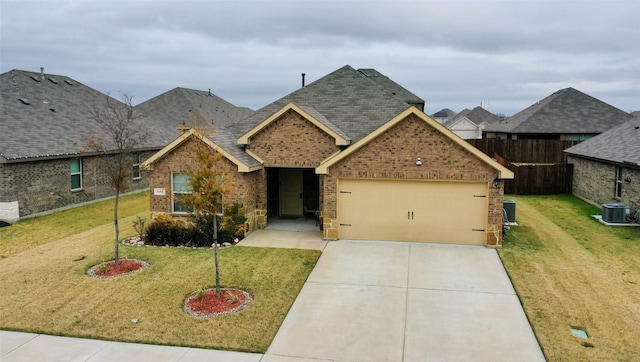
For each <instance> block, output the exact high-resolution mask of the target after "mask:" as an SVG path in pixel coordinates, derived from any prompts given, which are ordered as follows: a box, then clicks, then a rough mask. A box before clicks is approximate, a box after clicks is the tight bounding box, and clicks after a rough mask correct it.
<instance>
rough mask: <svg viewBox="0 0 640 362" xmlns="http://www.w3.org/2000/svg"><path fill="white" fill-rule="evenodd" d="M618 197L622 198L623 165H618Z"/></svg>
mask: <svg viewBox="0 0 640 362" xmlns="http://www.w3.org/2000/svg"><path fill="white" fill-rule="evenodd" d="M616 198H617V199H620V198H622V167H619V166H618V167H616Z"/></svg>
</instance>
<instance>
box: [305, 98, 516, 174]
mask: <svg viewBox="0 0 640 362" xmlns="http://www.w3.org/2000/svg"><path fill="white" fill-rule="evenodd" d="M411 114H414V115H416V116H417V117H418V118H420V119H421V120H423V121H424V122H426V123H427V124H428V125H430V126H431V127H433V128H435V129H436V130H437V131H438V132H440V133H442V134H443V135H444V136H446V137H448V138H450V139H451V140H452V141H453V142H455V143H456V144H458V145H459V146H461V147H462V148H464V149H465V150H467V151H468V152H470V153H471V154H473V155H474V156H476V157H477V158H479V159H480V160H481V161H482V162H484V163H486V164H487V165H489V166H490V167H491V168H493V169H495V170H496V171H498V178H501V179H512V178H513V172H512V171H511V170H509V169H508V168H506V167H504V166H502V165H501V164H499V163H498V162H497V161H495V160H493V159H492V158H490V157H489V156H487V155H486V154H484V152H482V151H480V150H478V149H477V148H475V147H473V146H472V145H471V144H470V143H469V142H467V141H465V140H464V139H462V138H460V137H458V136H457V135H456V134H455V133H453V132H452V131H451V130H449V129H447V128H446V127H444V126H443V125H441V124H440V123H438V122H437V121H436V120H434V119H433V118H431V117H429V116H427V115H426V114H424V113H423V112H421V111H419V110H418V109H417V108H415V107H411V108H408V109H406V110H405V111H403V112H401V113H399V114H398V115H396V116H395V117H393V118H392V119H391V120H389V122H386V123H384V124H383V125H381V126H380V127H378V128H377V129H376V130H374V131H373V132H371V133H369V134H368V135H367V136H366V137H364V138H362V139H360V140H359V141H358V142H356V143H355V144H353V145H351V146H349V148H347V149H346V150H344V151H342V152H340V153H338V154H337V155H334V156H331V157H329V158H328V159H326V160H324V161H323V162H322V163H321V164H320V166H318V167H317V168H316V173H317V174H327V173H328V172H329V168H330V167H331V166H333V165H335V164H336V163H338V162H340V160H342V159H344V158H345V157H347V156H349V155H350V154H352V153H354V152H356V151H357V150H358V149H360V148H361V147H362V146H364V145H366V144H367V143H369V142H371V141H372V140H373V139H375V138H376V137H378V136H379V135H381V134H382V133H384V132H385V131H386V130H388V129H390V128H391V127H393V126H395V125H396V124H397V123H398V122H401V121H402V120H404V119H405V118H407V117H408V116H409V115H411Z"/></svg>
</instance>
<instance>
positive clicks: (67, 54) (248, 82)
mask: <svg viewBox="0 0 640 362" xmlns="http://www.w3.org/2000/svg"><path fill="white" fill-rule="evenodd" d="M346 64H349V65H351V66H352V67H354V68H356V69H357V68H375V69H377V70H378V71H380V72H381V73H383V74H385V75H387V76H388V77H390V78H391V79H393V80H394V81H396V82H397V83H399V84H400V85H402V86H404V87H405V88H407V89H409V90H410V91H412V92H413V93H415V94H416V95H418V96H420V97H422V98H423V99H424V100H425V101H426V109H425V112H426V113H428V114H432V113H434V112H436V111H438V110H440V109H442V108H450V109H452V110H454V111H456V112H459V111H460V110H462V109H464V108H473V107H476V106H479V105H482V106H483V107H484V108H485V109H487V110H489V111H491V112H494V113H501V114H505V115H512V114H514V113H516V112H518V111H520V110H522V109H523V108H526V107H528V106H529V105H531V104H533V103H535V102H536V101H538V100H540V99H542V98H544V97H546V96H548V95H550V94H551V93H553V92H555V91H556V90H559V89H562V88H566V87H574V88H576V89H578V90H580V91H582V92H584V93H587V94H589V95H591V96H594V97H596V98H598V99H600V100H602V101H604V102H607V103H609V104H611V105H613V106H615V107H618V108H620V109H622V110H624V111H627V112H629V111H632V110H640V1H637V0H623V1H604V0H600V1H587V0H582V1H578V0H574V1H562V0H559V1H555V0H554V1H455V0H454V1H377V2H371V1H300V0H298V1H259V2H257V1H204V0H186V1H177V0H176V1H169V0H165V1H161V0H160V1H151V0H146V1H143V0H127V1H124V0H121V1H104V0H99V1H93V0H67V1H58V0H46V1H29V0H19V1H14V0H0V73H4V72H7V71H9V70H11V69H20V70H30V71H40V67H45V73H50V74H58V75H66V76H69V77H71V78H73V79H75V80H77V81H79V82H81V83H84V84H86V85H88V86H90V87H92V88H95V89H97V90H99V91H101V92H105V93H111V94H112V95H117V93H118V92H119V91H125V92H127V93H130V94H132V95H133V96H134V103H140V102H143V101H145V100H148V99H149V98H152V97H154V96H156V95H159V94H161V93H164V92H166V91H169V90H171V89H173V88H175V87H186V88H195V89H201V90H205V91H206V90H208V89H209V88H210V89H211V91H212V92H213V93H215V94H216V95H218V96H220V97H222V98H224V99H226V100H228V101H229V102H231V103H233V104H235V105H237V106H247V107H250V108H252V109H258V108H260V107H262V106H264V105H266V104H268V103H270V102H272V101H274V100H276V99H278V98H280V97H282V96H285V95H286V94H288V93H290V92H291V91H293V90H295V89H297V88H299V87H300V85H301V75H300V74H301V73H303V72H304V73H306V80H307V83H310V82H312V81H314V80H316V79H318V78H320V77H322V76H324V75H326V74H328V73H330V72H332V71H334V70H335V69H338V68H340V67H342V66H344V65H346Z"/></svg>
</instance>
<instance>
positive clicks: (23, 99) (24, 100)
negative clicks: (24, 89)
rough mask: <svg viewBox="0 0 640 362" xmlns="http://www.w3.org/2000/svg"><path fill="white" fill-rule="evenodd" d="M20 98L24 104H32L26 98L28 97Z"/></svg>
mask: <svg viewBox="0 0 640 362" xmlns="http://www.w3.org/2000/svg"><path fill="white" fill-rule="evenodd" d="M18 100H19V101H20V102H22V104H26V105H30V104H31V102H29V100H28V99H26V98H18Z"/></svg>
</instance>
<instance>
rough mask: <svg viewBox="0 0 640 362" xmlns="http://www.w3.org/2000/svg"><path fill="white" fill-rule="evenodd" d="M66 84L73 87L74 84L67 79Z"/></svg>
mask: <svg viewBox="0 0 640 362" xmlns="http://www.w3.org/2000/svg"><path fill="white" fill-rule="evenodd" d="M64 82H65V83H67V84H68V85H73V82H72V81H70V80H68V79H65V80H64Z"/></svg>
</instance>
